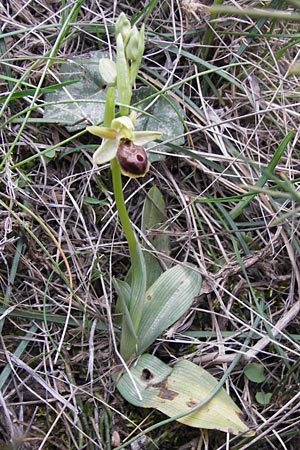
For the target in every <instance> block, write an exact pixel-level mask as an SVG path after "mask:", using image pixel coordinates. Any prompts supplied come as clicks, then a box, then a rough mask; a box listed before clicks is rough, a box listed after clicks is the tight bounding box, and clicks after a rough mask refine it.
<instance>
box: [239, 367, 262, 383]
mask: <svg viewBox="0 0 300 450" xmlns="http://www.w3.org/2000/svg"><path fill="white" fill-rule="evenodd" d="M244 375H245V376H246V377H247V378H248V380H250V381H253V382H254V383H262V382H263V381H265V379H266V376H265V373H264V367H263V366H262V365H261V364H258V363H250V364H248V365H247V366H246V367H245V368H244Z"/></svg>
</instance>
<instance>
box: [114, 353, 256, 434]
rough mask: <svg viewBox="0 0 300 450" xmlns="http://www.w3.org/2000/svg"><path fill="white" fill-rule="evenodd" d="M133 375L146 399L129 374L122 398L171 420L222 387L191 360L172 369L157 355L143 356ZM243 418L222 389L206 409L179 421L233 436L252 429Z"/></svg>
mask: <svg viewBox="0 0 300 450" xmlns="http://www.w3.org/2000/svg"><path fill="white" fill-rule="evenodd" d="M130 373H131V375H132V377H133V379H134V381H135V383H136V385H137V388H138V391H139V393H140V394H141V397H142V400H140V399H139V397H138V395H137V392H136V389H135V388H134V386H133V384H132V381H131V380H130V377H129V376H128V374H127V373H126V374H124V375H123V376H122V378H121V379H120V381H119V383H118V384H117V388H118V390H119V392H120V393H121V395H122V396H123V397H124V398H125V399H126V400H127V401H128V402H130V403H131V404H133V405H135V406H139V407H144V408H156V409H158V410H159V411H161V412H163V413H164V414H166V415H167V416H169V417H174V416H178V415H180V414H183V413H186V412H188V411H189V410H191V409H192V408H195V407H196V406H197V405H198V404H199V403H201V402H203V401H204V400H205V399H206V398H207V397H208V396H209V395H210V394H211V392H212V391H213V389H214V388H215V387H216V386H217V384H218V381H217V380H216V379H215V378H214V377H213V376H212V375H211V374H210V373H209V372H207V371H206V370H204V369H202V367H199V366H197V365H196V364H194V363H192V362H190V361H187V360H181V361H179V362H178V363H177V364H175V366H174V367H173V369H172V368H170V367H169V366H167V365H166V364H165V363H164V362H162V361H160V360H159V359H158V358H157V357H156V356H153V355H149V354H144V355H142V356H141V357H140V358H139V359H138V360H137V362H135V363H134V364H133V365H132V366H131V368H130ZM241 415H242V412H241V410H240V409H239V407H238V406H237V405H236V404H235V403H234V401H233V400H232V399H231V398H230V397H229V395H228V394H227V393H226V391H225V389H223V388H221V389H220V390H219V391H218V392H217V393H216V395H215V396H214V397H213V398H212V400H210V401H209V402H208V403H206V404H205V405H204V406H203V407H202V408H200V409H199V410H196V411H194V412H192V413H191V414H188V415H185V416H183V417H181V418H177V420H178V421H179V422H181V423H184V424H186V425H189V426H191V427H197V428H206V429H215V430H220V431H225V432H229V433H232V434H239V433H247V432H249V428H248V427H247V425H246V424H245V423H244V422H243V420H242V419H241ZM249 434H252V433H251V432H249Z"/></svg>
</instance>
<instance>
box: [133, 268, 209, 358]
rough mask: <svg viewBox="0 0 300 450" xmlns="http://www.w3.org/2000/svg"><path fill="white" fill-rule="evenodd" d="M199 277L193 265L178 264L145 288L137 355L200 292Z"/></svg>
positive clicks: (174, 319)
mask: <svg viewBox="0 0 300 450" xmlns="http://www.w3.org/2000/svg"><path fill="white" fill-rule="evenodd" d="M201 281H202V279H201V276H200V274H199V273H198V272H197V271H196V270H195V269H194V268H192V267H184V266H182V265H177V266H175V267H172V269H168V270H167V271H166V272H164V273H163V274H162V275H161V276H160V277H159V278H158V279H157V280H156V281H155V283H154V284H153V285H152V286H151V287H150V288H149V289H148V290H147V291H146V294H145V303H144V309H143V315H142V318H141V321H140V325H139V328H138V331H137V337H138V354H142V353H143V352H144V351H145V350H146V349H147V348H148V347H149V346H150V345H151V344H152V343H153V342H154V341H155V339H156V338H157V337H158V336H159V335H160V334H161V333H163V332H164V331H165V330H166V329H167V328H169V327H170V326H171V325H172V324H173V323H174V322H176V320H178V319H179V318H180V317H181V316H182V315H183V314H184V313H185V312H186V311H187V310H188V309H189V308H190V306H191V305H192V303H193V300H194V297H196V295H197V294H198V293H199V292H200V288H201Z"/></svg>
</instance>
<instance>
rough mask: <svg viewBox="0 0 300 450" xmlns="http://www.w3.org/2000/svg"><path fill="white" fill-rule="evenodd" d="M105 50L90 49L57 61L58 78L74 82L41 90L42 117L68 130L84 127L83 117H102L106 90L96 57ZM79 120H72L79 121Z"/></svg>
mask: <svg viewBox="0 0 300 450" xmlns="http://www.w3.org/2000/svg"><path fill="white" fill-rule="evenodd" d="M108 56H109V55H108V53H106V52H101V51H93V52H90V53H87V54H85V55H82V56H80V57H77V56H76V57H73V58H69V59H68V60H67V61H64V62H62V63H61V65H60V81H61V82H69V81H74V83H72V84H70V85H68V86H64V87H63V88H59V89H57V90H55V91H51V92H48V93H47V94H45V102H46V103H53V104H51V105H48V106H47V105H45V107H44V119H48V120H49V122H52V123H53V122H57V123H59V124H61V125H65V126H66V128H67V129H68V130H69V131H76V130H81V129H84V128H85V127H86V120H85V119H89V120H90V121H91V122H92V123H97V122H99V121H101V120H103V118H104V109H105V100H106V90H105V89H104V85H105V84H104V82H103V80H102V78H101V76H100V73H99V59H100V58H107V57H108ZM79 121H81V122H80V123H76V122H79Z"/></svg>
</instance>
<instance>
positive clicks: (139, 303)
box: [120, 241, 147, 361]
mask: <svg viewBox="0 0 300 450" xmlns="http://www.w3.org/2000/svg"><path fill="white" fill-rule="evenodd" d="M146 284H147V272H146V266H145V261H144V256H143V253H142V250H141V247H140V244H139V242H138V241H137V242H136V256H135V259H134V263H133V265H132V267H131V287H130V298H129V300H126V303H127V307H128V311H129V316H130V320H131V323H132V328H133V330H134V331H135V333H136V332H137V330H138V327H139V324H140V321H141V317H142V314H143V310H144V303H145V292H146ZM120 300H122V299H121V298H120ZM123 313H124V310H123ZM124 320H126V321H127V319H125V318H124ZM126 321H125V322H124V321H123V326H122V335H121V346H120V353H121V355H122V356H123V358H124V359H125V360H126V361H127V360H128V359H129V358H130V357H131V356H132V355H133V354H134V353H135V352H136V344H137V342H136V339H135V338H134V339H133V335H132V331H131V330H130V329H129V328H128V327H127V325H126Z"/></svg>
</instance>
